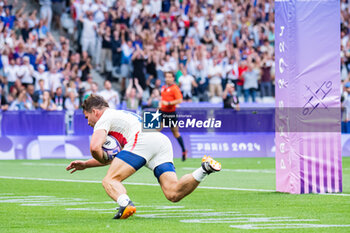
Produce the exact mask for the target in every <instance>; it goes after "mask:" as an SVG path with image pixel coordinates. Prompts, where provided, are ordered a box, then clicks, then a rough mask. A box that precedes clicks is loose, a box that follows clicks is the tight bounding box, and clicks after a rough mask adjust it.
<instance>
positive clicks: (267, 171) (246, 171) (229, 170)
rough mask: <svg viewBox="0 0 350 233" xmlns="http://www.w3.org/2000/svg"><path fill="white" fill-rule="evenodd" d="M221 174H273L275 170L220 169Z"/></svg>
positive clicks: (184, 168)
mask: <svg viewBox="0 0 350 233" xmlns="http://www.w3.org/2000/svg"><path fill="white" fill-rule="evenodd" d="M182 169H183V170H196V169H197V168H194V167H183V168H182ZM221 171H223V172H238V173H269V174H275V173H276V172H275V170H269V169H225V168H224V169H222V170H221Z"/></svg>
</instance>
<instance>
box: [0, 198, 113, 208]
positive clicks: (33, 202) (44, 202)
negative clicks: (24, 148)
mask: <svg viewBox="0 0 350 233" xmlns="http://www.w3.org/2000/svg"><path fill="white" fill-rule="evenodd" d="M1 203H15V204H20V205H21V206H67V205H93V204H110V203H114V204H115V202H113V201H104V202H89V201H88V200H87V199H82V198H60V197H55V196H31V195H28V196H11V195H10V196H0V204H1Z"/></svg>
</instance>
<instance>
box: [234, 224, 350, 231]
mask: <svg viewBox="0 0 350 233" xmlns="http://www.w3.org/2000/svg"><path fill="white" fill-rule="evenodd" d="M230 227H232V228H238V229H246V230H260V229H293V228H330V227H350V225H325V224H294V223H293V224H288V223H287V224H247V225H230Z"/></svg>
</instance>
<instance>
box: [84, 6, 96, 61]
mask: <svg viewBox="0 0 350 233" xmlns="http://www.w3.org/2000/svg"><path fill="white" fill-rule="evenodd" d="M86 17H87V18H84V19H83V18H80V21H81V22H82V23H83V31H82V34H81V46H82V50H83V52H88V53H89V55H90V56H92V57H93V56H94V55H95V46H96V30H97V23H96V22H95V21H94V16H93V14H92V12H90V11H87V12H86Z"/></svg>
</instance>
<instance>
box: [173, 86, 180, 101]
mask: <svg viewBox="0 0 350 233" xmlns="http://www.w3.org/2000/svg"><path fill="white" fill-rule="evenodd" d="M174 97H175V99H176V100H178V99H182V93H181V91H180V88H179V87H178V86H175V88H174Z"/></svg>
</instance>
